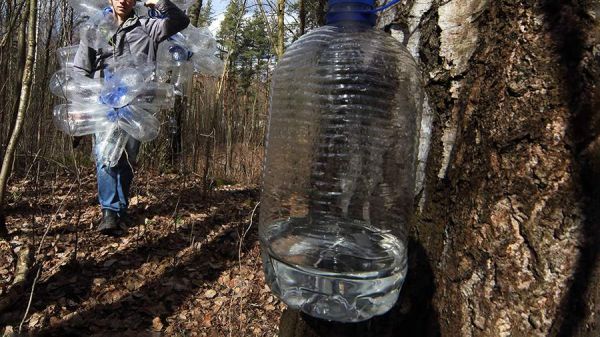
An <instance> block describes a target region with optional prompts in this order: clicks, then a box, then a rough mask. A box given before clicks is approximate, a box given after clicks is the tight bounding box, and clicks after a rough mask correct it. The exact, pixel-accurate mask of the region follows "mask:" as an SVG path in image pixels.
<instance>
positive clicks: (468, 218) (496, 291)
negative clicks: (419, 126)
mask: <svg viewBox="0 0 600 337" xmlns="http://www.w3.org/2000/svg"><path fill="white" fill-rule="evenodd" d="M599 20H600V3H599V1H592V0H570V1H569V0H567V1H559V0H546V1H533V0H531V1H527V0H521V1H518V0H503V1H486V0H450V1H446V0H444V1H441V0H413V1H406V2H404V3H403V4H402V5H401V6H399V7H398V8H397V9H396V10H395V11H394V12H392V13H388V14H386V15H384V16H383V17H382V18H381V22H380V25H381V26H388V27H389V26H390V24H393V25H391V26H392V27H393V28H395V29H393V30H392V34H393V35H394V36H396V37H397V38H398V39H400V40H401V41H403V42H404V43H406V44H407V45H408V47H409V49H410V50H411V52H412V53H413V54H414V55H415V56H416V57H417V59H418V60H419V61H420V63H421V66H422V68H423V73H424V77H425V83H426V88H427V92H428V96H429V97H428V102H429V105H430V109H431V110H430V111H433V115H431V116H432V117H433V118H432V119H431V121H432V123H433V125H432V129H431V137H432V138H431V143H430V144H431V145H430V146H427V148H429V156H428V159H426V158H425V157H422V158H421V159H422V160H425V159H426V162H427V165H426V170H425V171H424V174H425V177H426V179H425V185H424V186H425V187H424V188H423V189H422V190H420V191H418V192H419V194H418V200H416V202H417V203H418V204H419V206H420V207H419V211H418V221H416V222H415V224H414V226H413V228H412V230H411V244H410V246H409V249H410V251H409V261H410V264H409V277H408V279H407V281H406V283H405V286H404V288H403V290H402V293H401V295H400V299H399V301H398V304H397V306H396V307H395V308H394V309H393V310H392V311H391V312H390V313H388V314H386V315H385V316H382V317H378V318H375V319H372V320H371V321H368V322H364V323H361V324H357V325H337V324H332V323H327V322H321V321H317V320H314V319H311V318H307V317H305V316H302V315H299V314H297V313H293V312H287V313H286V314H285V315H284V316H283V319H282V321H281V329H280V331H281V332H280V336H304V337H310V336H342V335H343V336H437V335H441V336H483V337H488V336H489V337H497V336H582V337H583V336H586V337H588V336H589V337H592V336H599V335H600V322H599V320H600V312H599V311H600V305H599V304H598V303H599V301H600V283H599V282H598V280H599V279H600V271H599V270H598V263H597V262H598V247H599V243H600V242H599V241H600V240H599V237H600V236H599V233H598V225H597V223H598V220H599V219H600V210H599V209H598V207H597V205H598V203H599V202H600V193H599V192H600V178H598V177H600V138H599V137H600V117H599V114H598V113H596V111H598V110H599V108H600V106H599V105H600V89H598V88H597V86H596V85H595V83H597V82H598V80H599V79H600V63H599V62H598V61H600V53H599V52H598V50H600V48H599V47H600V21H599ZM425 124H426V123H425ZM421 152H422V153H423V152H425V153H426V152H427V151H425V150H424V149H421Z"/></svg>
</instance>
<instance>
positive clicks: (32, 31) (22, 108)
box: [0, 0, 37, 235]
mask: <svg viewBox="0 0 600 337" xmlns="http://www.w3.org/2000/svg"><path fill="white" fill-rule="evenodd" d="M28 5H29V18H28V22H27V31H28V37H27V57H26V59H25V65H24V68H23V77H22V78H23V81H22V85H21V94H20V96H19V105H18V107H19V108H18V111H17V118H16V121H15V126H14V128H13V130H12V134H11V137H10V140H9V142H8V146H7V147H6V152H5V155H4V158H3V161H2V168H1V170H0V218H2V220H1V222H0V225H5V221H4V211H3V210H4V203H5V194H6V185H7V182H8V178H9V176H10V172H11V168H12V161H13V156H14V154H15V150H16V148H17V143H18V142H19V138H20V136H21V129H22V127H23V121H24V119H25V113H26V111H27V108H28V105H29V96H30V93H31V82H32V77H33V69H34V66H35V52H36V50H35V49H36V43H37V37H36V32H37V29H36V23H37V0H28ZM0 231H1V233H0V234H4V235H6V234H7V230H6V227H5V226H4V227H3V228H0Z"/></svg>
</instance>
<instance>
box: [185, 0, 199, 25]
mask: <svg viewBox="0 0 600 337" xmlns="http://www.w3.org/2000/svg"><path fill="white" fill-rule="evenodd" d="M201 11H202V0H197V1H196V2H194V4H193V5H191V6H190V8H189V9H188V11H187V12H188V13H187V14H188V16H189V17H190V23H191V24H192V25H193V26H194V27H198V25H199V24H200V12H201Z"/></svg>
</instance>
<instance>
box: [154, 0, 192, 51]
mask: <svg viewBox="0 0 600 337" xmlns="http://www.w3.org/2000/svg"><path fill="white" fill-rule="evenodd" d="M145 5H146V6H148V7H150V8H154V9H156V10H158V11H159V12H160V13H161V14H162V15H163V16H164V18H162V19H151V20H148V21H146V23H145V24H146V27H145V28H146V31H147V32H148V34H149V35H150V37H151V38H153V39H154V40H155V41H156V42H162V41H163V40H165V39H166V38H168V37H169V36H171V35H173V34H176V33H178V32H180V31H182V30H184V29H185V28H186V27H187V26H188V25H189V23H190V19H189V18H188V17H187V15H185V13H184V12H183V11H182V10H181V9H179V8H178V7H177V6H175V4H173V3H172V2H171V1H170V0H148V1H146V3H145Z"/></svg>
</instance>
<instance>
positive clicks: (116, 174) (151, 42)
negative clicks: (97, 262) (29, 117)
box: [74, 0, 190, 236]
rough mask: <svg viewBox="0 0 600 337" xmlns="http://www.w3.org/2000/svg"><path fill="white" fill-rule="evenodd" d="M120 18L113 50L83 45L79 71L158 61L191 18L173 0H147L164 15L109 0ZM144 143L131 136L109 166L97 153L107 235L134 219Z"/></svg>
mask: <svg viewBox="0 0 600 337" xmlns="http://www.w3.org/2000/svg"><path fill="white" fill-rule="evenodd" d="M108 2H109V4H110V6H112V9H113V13H114V15H115V17H116V19H117V23H118V25H119V28H118V29H117V31H116V32H115V34H114V35H113V36H112V38H111V39H110V41H109V45H110V47H111V48H107V49H110V50H102V49H94V48H92V47H90V46H85V45H83V43H82V44H81V45H80V46H79V49H78V50H77V54H76V55H75V63H74V67H75V70H76V72H78V73H81V74H83V75H85V76H88V77H90V78H101V77H103V76H104V71H103V70H104V69H105V68H106V67H107V66H108V65H110V64H112V63H114V62H118V61H119V60H120V59H122V58H127V57H132V56H133V57H136V58H138V59H139V58H146V61H147V62H148V63H155V62H156V52H157V49H158V44H159V43H160V42H162V41H164V40H166V39H167V38H168V37H169V36H171V35H173V34H176V33H178V32H179V31H181V30H183V29H185V28H186V27H187V26H188V24H189V22H190V20H189V18H188V17H187V16H186V15H185V13H184V12H183V11H181V10H180V9H179V8H178V7H177V6H175V5H174V4H173V3H172V2H171V1H170V0H147V1H146V2H145V3H144V5H145V6H146V7H149V8H151V9H155V10H157V11H159V12H160V13H161V14H162V15H161V17H160V18H148V17H140V16H137V15H136V13H135V11H134V7H135V2H136V1H135V0H108ZM139 148H140V142H139V141H137V140H135V139H133V138H131V137H130V138H129V140H128V143H127V145H126V147H125V151H123V154H122V156H121V158H120V159H119V161H118V163H117V164H116V165H115V166H114V167H109V166H108V165H106V164H103V163H102V162H101V161H100V160H99V155H98V152H97V151H94V154H95V155H96V175H97V180H98V199H99V202H100V207H101V208H102V218H101V219H100V223H99V225H98V230H99V231H100V232H101V233H103V234H106V235H111V236H120V235H123V234H124V233H125V232H126V230H127V226H129V225H130V222H131V221H130V219H129V216H128V214H127V207H128V205H129V189H130V186H131V182H132V180H133V166H134V165H135V163H136V159H137V154H138V151H139Z"/></svg>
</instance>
